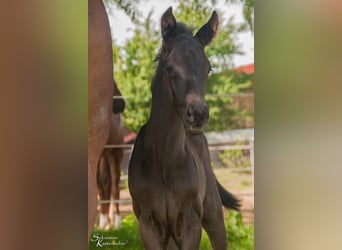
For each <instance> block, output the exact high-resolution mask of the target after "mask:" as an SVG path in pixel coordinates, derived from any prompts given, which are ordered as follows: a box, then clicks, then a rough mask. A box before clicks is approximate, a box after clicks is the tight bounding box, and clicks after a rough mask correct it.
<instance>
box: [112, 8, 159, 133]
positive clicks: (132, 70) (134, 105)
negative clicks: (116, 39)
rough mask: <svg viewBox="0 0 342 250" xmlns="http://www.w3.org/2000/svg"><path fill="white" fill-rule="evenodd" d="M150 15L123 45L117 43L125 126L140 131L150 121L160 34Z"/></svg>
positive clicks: (117, 75)
mask: <svg viewBox="0 0 342 250" xmlns="http://www.w3.org/2000/svg"><path fill="white" fill-rule="evenodd" d="M151 13H152V12H151ZM151 13H150V15H149V16H148V17H147V19H146V20H145V21H144V22H143V23H140V24H138V25H137V26H136V27H135V29H134V31H133V32H134V35H133V38H132V39H131V40H128V41H127V42H126V44H125V45H124V46H123V47H120V46H117V45H115V46H114V63H115V80H116V82H117V84H118V86H119V88H120V90H121V92H122V93H123V95H125V96H128V97H131V98H127V99H126V103H127V108H126V110H125V112H124V122H125V125H126V127H128V128H129V129H130V130H132V131H135V132H137V131H138V130H139V128H140V127H141V126H142V125H143V124H144V123H145V122H146V121H147V117H148V116H149V112H150V105H151V98H152V97H151V91H150V86H151V80H152V78H153V74H154V69H155V62H154V59H155V58H156V56H157V53H158V47H159V34H157V32H156V31H155V29H153V28H152V23H151V19H150V16H151Z"/></svg>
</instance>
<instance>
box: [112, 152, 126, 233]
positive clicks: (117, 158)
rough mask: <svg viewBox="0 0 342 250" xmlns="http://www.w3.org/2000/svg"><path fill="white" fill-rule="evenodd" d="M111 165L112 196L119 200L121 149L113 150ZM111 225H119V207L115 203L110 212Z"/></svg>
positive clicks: (116, 226)
mask: <svg viewBox="0 0 342 250" xmlns="http://www.w3.org/2000/svg"><path fill="white" fill-rule="evenodd" d="M112 155H113V165H111V168H110V171H111V177H112V192H111V193H112V195H113V199H114V200H120V175H121V162H122V158H123V149H113V151H112ZM110 214H111V224H112V225H113V226H114V227H115V228H118V227H119V226H120V223H121V217H120V205H119V203H115V212H114V209H112V211H111V213H110Z"/></svg>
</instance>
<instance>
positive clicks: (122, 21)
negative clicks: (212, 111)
mask: <svg viewBox="0 0 342 250" xmlns="http://www.w3.org/2000/svg"><path fill="white" fill-rule="evenodd" d="M170 6H172V7H173V8H176V3H174V1H171V0H163V1H160V0H149V1H146V2H145V1H142V3H140V5H139V6H138V7H139V10H140V11H141V12H142V14H143V16H144V17H146V16H147V14H148V12H149V11H150V10H151V8H152V7H153V8H154V12H153V14H152V20H153V21H155V22H156V23H159V22H160V18H161V15H162V14H163V13H164V12H165V10H166V9H167V8H168V7H170ZM216 8H218V9H220V11H221V12H223V13H224V17H225V19H228V18H230V17H234V19H233V20H234V22H236V23H242V22H243V21H244V19H243V16H242V6H241V4H234V5H232V4H231V5H228V6H227V5H224V0H218V1H217V7H216ZM110 12H111V14H110V15H109V22H110V26H111V29H112V36H113V39H115V41H116V42H117V43H118V44H120V45H122V44H123V43H124V41H125V40H126V39H127V38H130V37H132V35H133V32H132V31H130V29H132V28H133V27H134V25H133V24H132V22H131V21H130V19H129V17H127V15H126V14H125V13H124V12H123V11H121V10H119V9H116V8H114V9H112V10H110ZM208 18H209V17H208ZM236 41H237V43H238V44H240V45H241V47H240V48H241V51H242V52H243V53H244V55H236V56H234V57H233V63H234V65H235V66H236V67H237V66H242V65H246V64H250V63H254V36H253V34H252V33H251V32H244V33H240V34H238V35H236Z"/></svg>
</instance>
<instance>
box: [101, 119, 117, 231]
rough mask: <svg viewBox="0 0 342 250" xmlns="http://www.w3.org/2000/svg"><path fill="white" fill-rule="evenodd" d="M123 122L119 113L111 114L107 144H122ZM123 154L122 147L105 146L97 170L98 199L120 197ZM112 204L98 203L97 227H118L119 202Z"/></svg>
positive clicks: (115, 198)
mask: <svg viewBox="0 0 342 250" xmlns="http://www.w3.org/2000/svg"><path fill="white" fill-rule="evenodd" d="M123 138H124V136H123V123H122V119H121V114H114V113H113V114H112V117H111V127H110V133H109V138H108V141H107V144H111V145H115V144H123V142H124V140H123ZM123 154H124V149H123V148H106V149H104V150H103V153H102V155H101V158H100V161H99V166H98V170H97V171H98V172H97V188H98V193H99V198H100V200H110V199H112V200H119V199H120V187H119V184H120V173H121V163H122V158H123ZM114 207H115V211H114V209H113V206H111V204H110V203H102V204H100V213H99V228H100V229H105V228H106V227H118V225H119V224H120V221H121V218H120V209H119V204H118V203H116V204H115V205H114Z"/></svg>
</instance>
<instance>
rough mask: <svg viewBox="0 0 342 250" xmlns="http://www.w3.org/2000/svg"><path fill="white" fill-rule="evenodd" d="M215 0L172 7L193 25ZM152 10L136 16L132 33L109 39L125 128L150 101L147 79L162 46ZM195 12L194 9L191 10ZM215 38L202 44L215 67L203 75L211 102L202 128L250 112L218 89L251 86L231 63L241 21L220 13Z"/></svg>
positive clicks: (228, 124) (231, 124)
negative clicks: (123, 39)
mask: <svg viewBox="0 0 342 250" xmlns="http://www.w3.org/2000/svg"><path fill="white" fill-rule="evenodd" d="M214 4H215V1H212V2H207V1H205V0H194V1H191V0H183V1H180V3H179V5H178V6H177V7H176V8H174V15H175V16H176V18H177V20H178V21H182V22H184V23H186V24H189V23H190V24H191V25H192V26H193V28H195V29H194V32H196V31H197V29H199V28H200V27H201V26H202V25H203V24H204V23H205V22H206V21H207V20H208V18H209V17H210V15H211V11H212V10H213V9H214V8H215V6H214ZM151 13H152V12H150V14H149V15H148V17H147V18H146V19H145V20H143V21H140V20H139V21H136V22H135V28H134V31H133V33H134V35H133V37H132V39H130V40H128V41H126V43H125V44H124V45H123V46H118V45H117V44H115V43H114V64H115V79H116V81H117V83H118V85H119V88H120V89H121V91H122V93H123V94H124V95H125V96H128V97H129V98H127V99H126V102H127V109H126V111H125V113H124V117H125V119H124V121H125V124H126V126H127V127H128V129H130V130H132V131H138V130H139V128H140V127H141V125H142V124H144V123H145V122H146V121H147V118H148V116H149V112H150V105H151V91H150V85H151V81H152V78H153V74H154V72H155V66H156V63H155V62H154V59H155V57H156V55H157V53H158V49H159V48H160V46H161V36H160V31H159V24H158V28H156V25H155V24H154V23H153V22H152V21H151V18H150V17H151ZM194 13H196V14H194ZM218 14H219V16H220V25H219V30H218V33H217V36H216V38H215V39H214V41H213V42H212V43H211V44H210V46H208V47H207V48H206V53H207V55H208V57H209V60H210V61H211V63H212V67H213V70H214V72H213V73H212V74H211V76H210V77H209V79H208V84H207V94H208V95H207V102H208V105H209V107H210V119H209V124H208V126H207V130H226V129H230V128H237V127H239V123H237V122H236V117H240V118H241V117H249V118H250V117H252V114H248V113H246V112H245V111H244V110H241V109H239V107H236V105H235V106H234V100H233V99H232V98H231V97H225V96H222V94H232V93H233V94H234V93H240V92H244V91H247V90H249V89H250V87H251V79H245V80H244V81H241V78H239V77H237V76H236V74H235V73H234V72H233V71H231V70H230V69H231V68H232V67H233V64H232V56H233V55H235V54H241V51H240V48H239V45H238V44H236V42H235V34H237V33H238V32H241V31H243V30H245V29H246V25H245V24H242V25H236V24H234V23H233V22H232V20H231V19H229V20H224V18H223V17H222V13H220V12H218Z"/></svg>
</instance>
